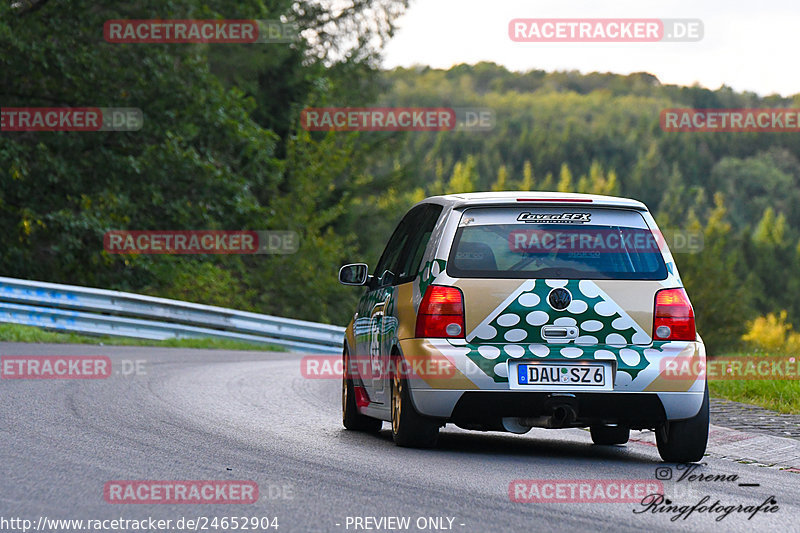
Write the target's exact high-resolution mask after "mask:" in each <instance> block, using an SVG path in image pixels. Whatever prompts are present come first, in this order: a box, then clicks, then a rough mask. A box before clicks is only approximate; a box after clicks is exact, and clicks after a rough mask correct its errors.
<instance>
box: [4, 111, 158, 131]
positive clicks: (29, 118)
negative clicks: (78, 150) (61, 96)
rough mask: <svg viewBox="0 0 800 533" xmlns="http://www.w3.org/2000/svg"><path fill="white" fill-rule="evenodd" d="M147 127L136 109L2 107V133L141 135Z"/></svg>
mask: <svg viewBox="0 0 800 533" xmlns="http://www.w3.org/2000/svg"><path fill="white" fill-rule="evenodd" d="M143 124H144V115H143V114H142V110H141V109H139V108H136V107H2V108H0V132H6V131H139V130H140V129H142V125H143Z"/></svg>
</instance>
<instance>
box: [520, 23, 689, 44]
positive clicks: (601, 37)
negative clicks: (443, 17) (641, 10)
mask: <svg viewBox="0 0 800 533" xmlns="http://www.w3.org/2000/svg"><path fill="white" fill-rule="evenodd" d="M703 31H704V27H703V21H701V20H700V19H612V18H596V19H595V18H576V19H522V18H520V19H513V20H511V21H510V22H509V23H508V36H509V37H510V38H511V40H512V41H515V42H518V43H656V42H696V41H700V40H701V39H702V38H703Z"/></svg>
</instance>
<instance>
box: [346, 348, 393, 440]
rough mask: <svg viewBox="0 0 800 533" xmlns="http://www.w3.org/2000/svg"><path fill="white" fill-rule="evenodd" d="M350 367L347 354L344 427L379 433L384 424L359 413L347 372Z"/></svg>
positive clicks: (351, 382) (351, 380)
mask: <svg viewBox="0 0 800 533" xmlns="http://www.w3.org/2000/svg"><path fill="white" fill-rule="evenodd" d="M348 365H349V359H348V357H347V353H346V352H345V354H344V369H343V372H342V425H344V427H345V429H351V430H354V431H366V432H368V433H377V432H378V431H380V430H381V426H382V425H383V422H381V421H380V420H378V419H377V418H371V417H368V416H365V415H362V414H361V413H359V412H358V406H357V405H356V394H355V387H354V385H353V379H352V378H351V377H350V376H349V375H348V372H347V369H348V368H349V367H348Z"/></svg>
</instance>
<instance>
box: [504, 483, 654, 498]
mask: <svg viewBox="0 0 800 533" xmlns="http://www.w3.org/2000/svg"><path fill="white" fill-rule="evenodd" d="M652 494H664V487H663V486H662V485H661V482H660V481H657V480H653V479H515V480H514V481H512V482H511V483H509V484H508V498H509V499H510V500H511V501H512V502H517V503H636V502H641V501H642V500H643V499H644V498H646V497H647V496H648V495H652Z"/></svg>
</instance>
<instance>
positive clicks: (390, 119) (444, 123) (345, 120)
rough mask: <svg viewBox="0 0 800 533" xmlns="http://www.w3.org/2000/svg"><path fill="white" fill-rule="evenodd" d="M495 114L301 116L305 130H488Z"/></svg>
mask: <svg viewBox="0 0 800 533" xmlns="http://www.w3.org/2000/svg"><path fill="white" fill-rule="evenodd" d="M494 124H495V114H494V111H492V110H491V109H486V108H461V107H456V108H452V107H311V108H306V109H304V110H303V111H302V112H301V113H300V125H301V126H302V127H303V129H304V130H308V131H489V130H491V129H493V128H494Z"/></svg>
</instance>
